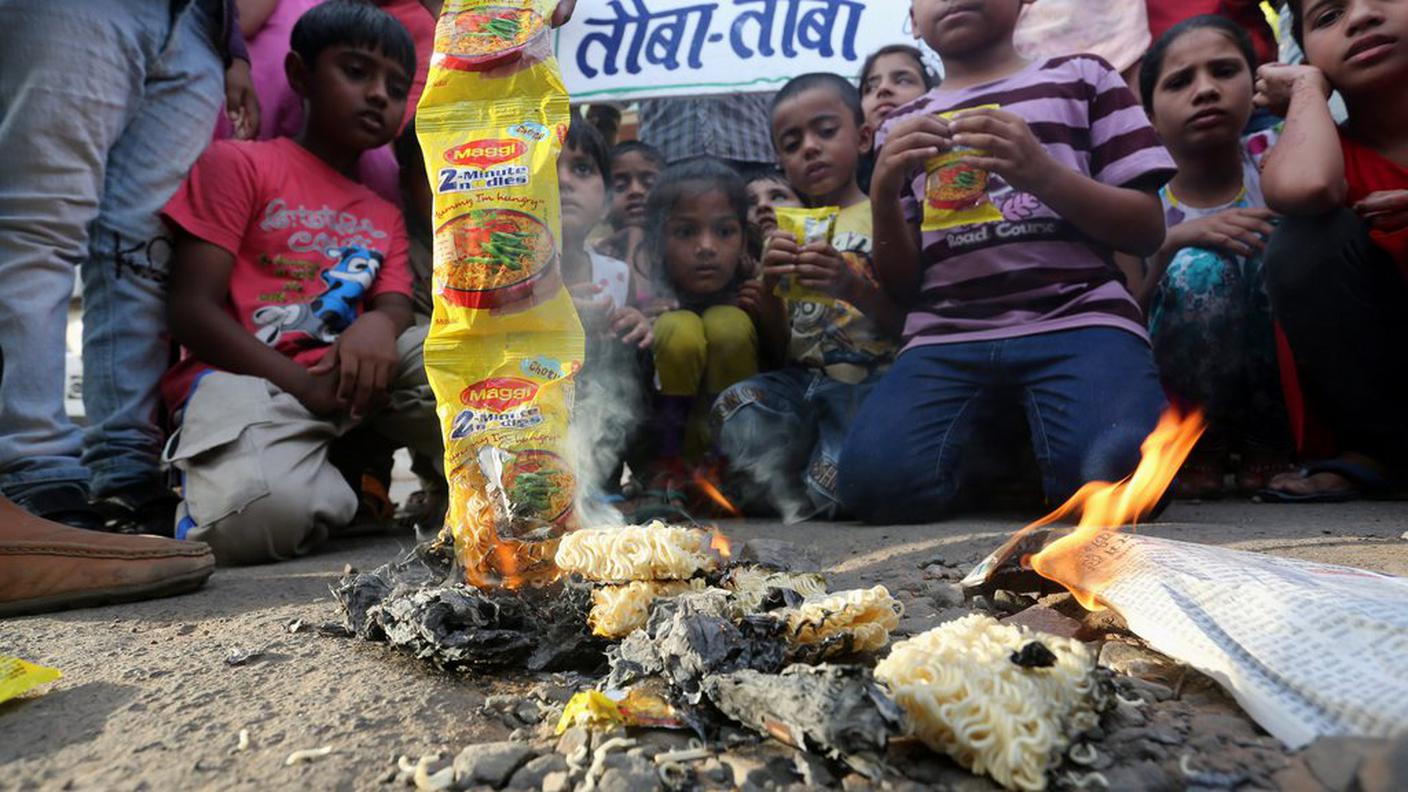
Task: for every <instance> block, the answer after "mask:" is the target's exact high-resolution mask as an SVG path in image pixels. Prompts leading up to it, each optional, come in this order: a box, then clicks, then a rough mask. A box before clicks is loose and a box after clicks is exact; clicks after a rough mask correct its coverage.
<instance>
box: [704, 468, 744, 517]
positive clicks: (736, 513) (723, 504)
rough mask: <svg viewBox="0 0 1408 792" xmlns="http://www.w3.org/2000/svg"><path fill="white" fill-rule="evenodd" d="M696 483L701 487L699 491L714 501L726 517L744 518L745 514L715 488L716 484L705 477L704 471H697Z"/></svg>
mask: <svg viewBox="0 0 1408 792" xmlns="http://www.w3.org/2000/svg"><path fill="white" fill-rule="evenodd" d="M694 483H695V485H696V486H698V487H699V491H700V492H702V493H704V496H705V497H707V498H708V499H709V500H711V501H713V502H714V505H716V506H718V507H719V508H720V509H722V510H723V512H724V514H725V515H727V516H729V517H742V516H743V512H742V511H740V510H739V508H738V507H737V506H734V505H733V502H732V501H730V500H729V499H728V498H725V497H724V494H723V493H722V492H720V491H719V488H718V487H716V486H714V482H712V481H710V480H709V478H708V476H705V475H704V473H703V472H702V471H698V470H696V471H695V472H694Z"/></svg>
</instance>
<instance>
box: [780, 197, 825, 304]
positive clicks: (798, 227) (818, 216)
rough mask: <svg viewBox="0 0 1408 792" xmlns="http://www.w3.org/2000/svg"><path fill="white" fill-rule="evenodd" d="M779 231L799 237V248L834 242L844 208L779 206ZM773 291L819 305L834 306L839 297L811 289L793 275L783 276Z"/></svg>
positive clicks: (791, 300) (790, 300)
mask: <svg viewBox="0 0 1408 792" xmlns="http://www.w3.org/2000/svg"><path fill="white" fill-rule="evenodd" d="M776 211H777V230H779V231H786V232H787V233H789V234H791V235H792V236H794V237H796V238H797V245H798V247H804V246H806V245H810V244H812V243H813V242H825V243H827V244H828V245H829V244H831V239H832V237H834V236H835V234H836V220H837V218H839V217H840V216H841V207H839V206H822V207H817V208H812V209H807V208H803V207H793V206H779V207H777V210H776ZM773 294H775V295H777V296H778V297H780V298H782V299H784V300H787V301H788V302H810V303H817V304H819V305H835V304H836V298H835V297H833V296H831V295H829V294H827V293H826V292H824V291H820V290H818V289H812V288H808V287H806V286H803V285H802V284H800V283H798V282H797V279H796V278H795V277H793V276H790V275H784V276H783V277H782V278H780V279H779V280H778V282H777V287H776V288H774V289H773Z"/></svg>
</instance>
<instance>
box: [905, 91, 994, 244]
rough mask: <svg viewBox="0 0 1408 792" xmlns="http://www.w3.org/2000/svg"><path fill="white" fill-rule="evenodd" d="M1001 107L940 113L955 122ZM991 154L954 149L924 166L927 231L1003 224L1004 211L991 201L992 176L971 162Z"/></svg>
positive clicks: (962, 148) (969, 108)
mask: <svg viewBox="0 0 1408 792" xmlns="http://www.w3.org/2000/svg"><path fill="white" fill-rule="evenodd" d="M996 109H998V105H981V106H978V107H968V108H964V109H963V110H955V111H953V112H949V113H940V114H939V118H942V119H944V120H945V121H952V120H953V119H954V117H955V116H958V115H961V114H963V113H965V112H968V111H970V110H996ZM987 153H988V152H986V151H982V150H980V149H974V148H969V147H967V146H954V147H953V148H951V149H949V150H948V151H945V152H944V153H942V154H940V155H938V156H937V157H933V158H931V159H930V160H929V161H928V162H926V163H925V164H924V172H925V174H926V179H925V182H924V222H923V225H922V226H921V228H922V230H924V231H946V230H948V229H950V228H958V227H959V226H968V225H978V224H981V223H998V222H1001V221H1002V219H1003V217H1002V211H1001V210H999V209H998V208H997V206H996V205H995V204H993V202H992V199H991V198H989V197H988V181H989V174H988V172H987V171H986V170H983V169H982V168H979V167H977V166H976V165H973V164H972V163H971V162H969V161H968V157H969V156H971V155H978V156H986V155H987Z"/></svg>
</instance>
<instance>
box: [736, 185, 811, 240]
mask: <svg viewBox="0 0 1408 792" xmlns="http://www.w3.org/2000/svg"><path fill="white" fill-rule="evenodd" d="M801 205H802V199H801V198H798V197H797V193H796V192H795V191H793V189H792V185H790V184H788V183H787V182H785V181H781V180H779V179H755V180H753V181H750V182H748V222H750V223H752V224H753V225H755V226H757V227H758V229H759V230H761V231H762V232H763V236H767V235H768V234H771V233H772V232H773V231H776V230H777V211H776V210H777V207H779V206H801Z"/></svg>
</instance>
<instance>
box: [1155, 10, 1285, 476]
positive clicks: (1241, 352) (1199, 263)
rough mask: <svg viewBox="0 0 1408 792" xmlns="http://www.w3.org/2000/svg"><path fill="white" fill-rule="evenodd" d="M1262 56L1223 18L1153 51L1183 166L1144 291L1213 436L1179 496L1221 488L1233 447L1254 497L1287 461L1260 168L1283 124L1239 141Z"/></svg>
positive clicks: (1179, 29) (1270, 217)
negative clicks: (1164, 234)
mask: <svg viewBox="0 0 1408 792" xmlns="http://www.w3.org/2000/svg"><path fill="white" fill-rule="evenodd" d="M1255 72H1256V51H1255V50H1254V49H1253V48H1252V42H1251V38H1250V36H1248V35H1247V33H1246V31H1245V30H1243V29H1242V28H1241V27H1239V26H1237V24H1236V23H1234V22H1232V21H1231V20H1229V19H1227V18H1225V17H1221V16H1198V17H1193V18H1192V19H1188V20H1185V21H1183V22H1181V23H1179V24H1178V25H1175V26H1174V27H1172V28H1170V29H1169V31H1168V32H1167V33H1165V34H1164V35H1163V36H1162V37H1161V38H1160V39H1159V40H1158V41H1157V42H1155V43H1154V46H1153V47H1152V48H1151V49H1150V50H1149V53H1148V55H1147V56H1146V57H1145V58H1144V64H1143V67H1142V70H1141V73H1140V83H1141V86H1142V90H1141V91H1140V95H1141V96H1143V97H1144V106H1145V109H1146V110H1148V112H1149V116H1150V118H1151V119H1152V120H1153V122H1154V127H1155V129H1157V130H1158V131H1159V135H1160V136H1161V137H1162V138H1163V141H1164V144H1165V145H1166V146H1168V149H1169V152H1170V153H1171V154H1172V155H1173V158H1174V161H1175V162H1177V163H1178V175H1176V176H1174V177H1173V180H1172V181H1171V182H1169V183H1168V184H1167V185H1165V186H1164V188H1163V189H1162V190H1161V191H1160V192H1159V198H1160V199H1161V200H1162V201H1163V206H1164V217H1165V221H1166V223H1167V225H1168V236H1167V238H1166V239H1165V240H1164V245H1163V247H1162V248H1160V250H1159V252H1158V253H1157V254H1155V255H1154V256H1153V257H1152V258H1151V259H1150V260H1149V267H1148V270H1147V273H1146V277H1145V279H1144V284H1143V287H1142V289H1141V290H1140V303H1141V304H1142V305H1145V306H1147V313H1148V317H1149V336H1150V338H1151V339H1152V341H1153V344H1154V359H1155V361H1156V362H1157V363H1158V366H1159V373H1160V375H1161V377H1162V379H1163V383H1164V387H1165V389H1166V390H1167V391H1168V393H1169V395H1170V397H1171V398H1173V399H1174V400H1175V401H1177V402H1181V403H1182V404H1184V405H1185V406H1198V407H1201V408H1202V409H1203V410H1204V411H1205V412H1206V414H1207V419H1208V431H1207V433H1206V434H1204V435H1203V438H1202V440H1201V441H1199V443H1198V448H1197V449H1196V450H1195V451H1194V452H1193V456H1192V457H1191V458H1190V460H1189V462H1188V463H1187V464H1185V465H1184V467H1183V471H1182V473H1181V475H1180V476H1179V482H1178V485H1177V487H1178V490H1177V491H1178V494H1179V495H1180V496H1182V497H1190V498H1209V497H1217V496H1220V495H1222V494H1223V488H1224V485H1223V478H1224V476H1225V475H1226V473H1227V472H1228V469H1229V455H1230V454H1236V455H1237V456H1238V458H1239V459H1240V465H1239V467H1238V469H1237V470H1236V473H1237V489H1238V490H1239V491H1241V492H1243V493H1245V494H1248V495H1251V494H1255V493H1257V492H1259V491H1260V490H1261V489H1263V488H1264V487H1265V486H1266V484H1267V482H1268V479H1269V478H1270V476H1271V475H1272V474H1274V473H1276V472H1280V471H1282V470H1284V469H1285V468H1286V467H1287V465H1288V462H1289V459H1290V435H1289V432H1288V431H1287V428H1286V411H1285V407H1284V401H1283V399H1282V395H1281V379H1280V372H1279V370H1278V368H1277V363H1276V338H1275V332H1274V329H1273V326H1272V320H1271V301H1270V298H1269V297H1268V296H1267V294H1266V275H1265V271H1264V264H1263V262H1264V257H1263V253H1264V251H1265V249H1266V240H1267V238H1268V237H1269V236H1271V233H1272V231H1273V229H1274V226H1273V225H1272V223H1273V221H1274V218H1275V215H1274V214H1273V213H1272V212H1271V210H1269V209H1267V208H1266V200H1265V199H1264V198H1263V197H1262V193H1261V174H1260V165H1261V163H1262V159H1263V158H1264V157H1265V156H1266V153H1267V152H1268V151H1269V150H1270V149H1271V147H1272V146H1273V145H1275V143H1276V139H1277V137H1278V135H1279V133H1280V129H1279V127H1274V128H1271V129H1267V130H1263V131H1261V132H1255V133H1252V134H1250V135H1247V136H1246V137H1243V130H1244V129H1245V128H1246V126H1247V121H1248V119H1250V118H1251V115H1252V94H1253V87H1252V84H1253V81H1254V75H1255Z"/></svg>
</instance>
